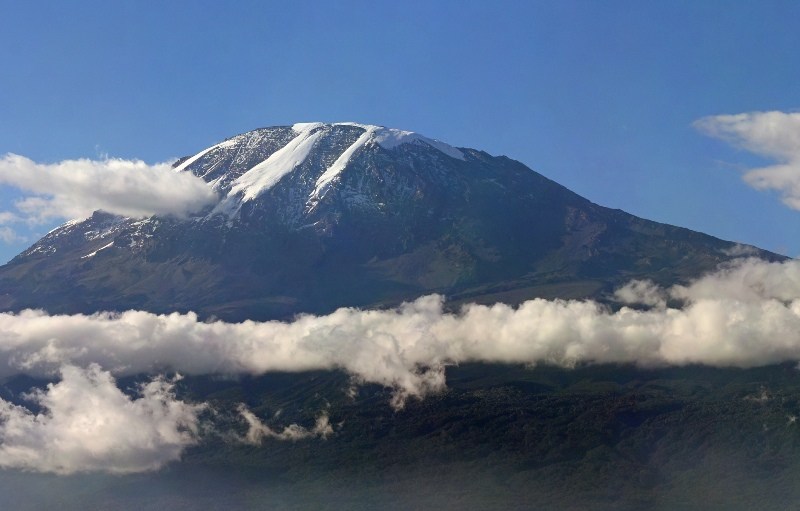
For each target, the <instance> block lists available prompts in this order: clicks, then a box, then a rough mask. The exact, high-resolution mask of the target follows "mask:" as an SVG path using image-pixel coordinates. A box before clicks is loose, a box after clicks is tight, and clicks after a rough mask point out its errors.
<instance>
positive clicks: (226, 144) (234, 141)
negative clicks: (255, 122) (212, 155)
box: [174, 137, 239, 172]
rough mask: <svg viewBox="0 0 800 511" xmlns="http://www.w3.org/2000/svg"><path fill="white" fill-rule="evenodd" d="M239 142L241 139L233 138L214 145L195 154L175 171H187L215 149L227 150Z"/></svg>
mask: <svg viewBox="0 0 800 511" xmlns="http://www.w3.org/2000/svg"><path fill="white" fill-rule="evenodd" d="M238 142H239V137H233V138H230V139H228V140H225V141H223V142H220V143H219V144H217V145H212V146H211V147H209V148H207V149H203V150H202V151H200V152H199V153H197V154H195V155H194V156H192V157H191V158H189V159H188V160H186V161H184V162H183V163H181V164H180V165H178V166H177V167H175V169H174V170H175V172H183V171H184V170H186V168H187V167H189V165H191V164H192V163H194V162H196V161H197V160H199V159H200V158H202V157H203V156H205V155H206V154H207V153H209V152H210V151H213V150H214V149H227V148H228V147H233V146H235V145H236V144H237V143H238Z"/></svg>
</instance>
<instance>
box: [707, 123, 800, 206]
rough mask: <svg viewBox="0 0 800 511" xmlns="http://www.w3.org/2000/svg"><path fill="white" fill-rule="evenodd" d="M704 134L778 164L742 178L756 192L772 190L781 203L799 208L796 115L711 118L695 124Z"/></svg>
mask: <svg viewBox="0 0 800 511" xmlns="http://www.w3.org/2000/svg"><path fill="white" fill-rule="evenodd" d="M695 127H696V128H698V129H699V130H700V131H702V132H704V133H705V134H707V135H709V136H712V137H715V138H719V139H722V140H725V141H727V142H729V143H731V144H732V145H735V146H737V147H741V148H743V149H746V150H748V151H751V152H753V153H756V154H759V155H761V156H765V157H767V158H770V159H774V160H776V161H778V164H777V165H770V166H768V167H763V168H757V169H752V170H750V171H748V172H746V173H745V174H744V176H743V178H744V180H745V182H746V183H747V184H749V185H750V186H752V187H753V188H756V189H757V190H776V191H777V192H779V193H780V195H781V199H782V200H783V203H784V204H786V205H787V206H789V207H790V208H792V209H800V113H784V112H750V113H743V114H736V115H715V116H711V117H704V118H703V119H700V120H698V121H696V122H695Z"/></svg>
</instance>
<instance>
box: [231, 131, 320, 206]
mask: <svg viewBox="0 0 800 511" xmlns="http://www.w3.org/2000/svg"><path fill="white" fill-rule="evenodd" d="M295 126H298V125H295ZM300 126H302V128H301V129H300V130H299V129H298V128H295V127H293V128H292V129H295V131H299V134H298V135H297V136H296V137H295V138H293V139H292V140H291V141H290V142H289V143H288V144H286V145H285V146H284V147H282V148H281V149H278V150H277V151H275V152H274V153H272V154H271V155H270V157H269V158H267V159H266V160H264V161H262V162H261V163H259V164H258V165H256V166H255V167H253V168H251V169H250V170H248V171H247V172H245V173H244V174H242V175H241V176H239V177H238V178H237V179H236V180H235V181H234V182H233V186H232V187H231V190H230V192H228V197H233V196H235V195H239V194H241V196H242V199H241V201H242V202H247V201H250V200H253V199H255V198H256V197H258V196H259V195H261V194H262V193H263V192H264V191H266V190H268V189H270V188H272V186H274V185H275V183H277V182H278V181H280V180H281V178H282V177H283V176H285V175H286V174H288V173H290V172H291V171H293V170H294V169H295V168H296V167H297V166H299V165H301V164H302V163H303V162H304V161H305V160H306V158H307V157H308V155H309V153H311V150H312V149H313V148H314V144H316V142H317V140H319V138H320V136H322V134H323V133H324V130H318V129H317V128H318V127H320V126H323V125H322V124H319V123H313V124H312V123H304V124H302V125H300Z"/></svg>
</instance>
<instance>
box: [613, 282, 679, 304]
mask: <svg viewBox="0 0 800 511" xmlns="http://www.w3.org/2000/svg"><path fill="white" fill-rule="evenodd" d="M614 298H615V299H616V300H617V301H619V302H621V303H625V304H629V305H632V304H642V305H647V306H649V307H665V306H666V305H667V293H666V292H665V291H664V289H662V288H661V287H659V286H657V285H656V284H655V283H654V282H652V281H650V280H632V281H630V282H628V283H627V284H625V285H624V286H622V287H621V288H619V289H617V290H616V291H614Z"/></svg>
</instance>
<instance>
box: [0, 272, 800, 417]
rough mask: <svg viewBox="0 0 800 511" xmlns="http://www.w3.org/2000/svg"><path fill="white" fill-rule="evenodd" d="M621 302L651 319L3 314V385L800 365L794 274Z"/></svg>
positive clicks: (413, 388) (719, 282)
mask: <svg viewBox="0 0 800 511" xmlns="http://www.w3.org/2000/svg"><path fill="white" fill-rule="evenodd" d="M617 295H618V298H619V299H620V300H621V301H625V302H628V303H633V302H639V303H644V304H646V305H649V306H651V308H650V309H647V310H641V309H635V308H629V307H622V308H621V309H619V310H617V311H616V312H614V311H611V310H609V309H608V308H607V307H605V306H603V305H600V304H598V303H595V302H591V301H564V300H554V301H549V300H543V299H535V300H531V301H528V302H525V303H523V304H521V305H520V306H519V307H516V308H515V307H511V306H508V305H504V304H496V305H492V306H485V305H468V306H466V307H464V308H463V309H462V310H461V311H460V312H458V313H456V314H452V313H446V312H444V310H443V299H442V297H440V296H437V295H432V296H426V297H422V298H419V299H417V300H415V301H413V302H410V303H406V304H404V305H402V306H400V307H398V308H397V309H391V310H358V309H351V308H344V309H339V310H337V311H335V312H333V313H331V314H329V315H326V316H311V315H306V316H300V317H298V318H297V319H296V320H294V321H292V322H288V323H286V322H278V321H271V322H253V321H245V322H243V323H236V324H233V323H224V322H221V321H217V322H212V323H205V322H202V321H199V320H198V318H197V316H196V315H194V314H191V313H190V314H178V313H174V314H169V315H156V314H151V313H148V312H142V311H128V312H124V313H121V314H108V313H104V314H95V315H89V316H84V315H74V316H58V315H49V314H47V313H45V312H42V311H31V310H29V311H24V312H21V313H19V314H9V313H7V314H0V377H2V376H9V375H12V374H16V373H20V372H25V373H28V374H32V375H48V374H52V373H53V372H54V371H57V370H58V368H59V367H61V366H62V365H64V364H71V365H77V366H80V367H88V366H89V365H90V364H93V363H96V364H100V365H101V366H102V367H103V368H105V369H106V370H109V371H111V372H112V373H113V374H115V375H126V374H137V373H159V372H162V371H165V370H172V371H178V372H181V373H188V374H214V373H223V374H224V373H227V374H263V373H266V372H270V371H289V372H292V371H307V370H320V369H323V370H324V369H341V370H344V371H347V372H348V373H350V374H351V375H352V376H353V377H354V378H355V380H356V381H361V382H370V383H377V384H381V385H385V386H387V387H392V388H394V389H395V391H396V392H397V397H398V404H400V403H402V399H404V398H406V397H409V396H424V395H425V394H427V393H429V392H435V391H438V390H441V389H443V388H444V387H445V376H444V368H445V367H446V366H447V365H449V364H458V363H465V362H499V363H524V364H542V363H546V364H555V365H559V366H563V367H571V366H574V365H575V364H578V363H635V364H639V365H642V366H658V365H664V364H690V363H701V364H709V365H715V366H737V367H752V366H758V365H765V364H771V363H777V362H781V361H786V360H795V359H798V358H800V262H797V261H788V262H785V263H769V262H764V261H760V260H756V259H746V260H740V261H739V262H738V263H736V264H734V265H731V266H728V267H726V268H723V269H722V270H720V271H718V272H716V273H714V274H711V275H708V276H706V277H704V278H701V279H699V280H697V281H695V282H694V283H692V284H690V285H688V286H675V287H673V288H669V289H661V288H658V287H657V286H655V285H653V284H651V283H633V284H630V285H629V286H626V288H623V290H621V291H620V292H618V294H617ZM668 300H670V303H673V302H674V301H680V302H683V304H684V305H683V306H682V307H681V308H673V307H667V305H666V304H667V301H668Z"/></svg>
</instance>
